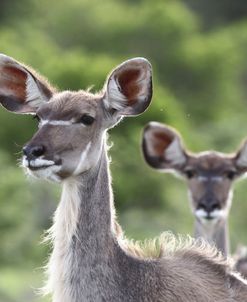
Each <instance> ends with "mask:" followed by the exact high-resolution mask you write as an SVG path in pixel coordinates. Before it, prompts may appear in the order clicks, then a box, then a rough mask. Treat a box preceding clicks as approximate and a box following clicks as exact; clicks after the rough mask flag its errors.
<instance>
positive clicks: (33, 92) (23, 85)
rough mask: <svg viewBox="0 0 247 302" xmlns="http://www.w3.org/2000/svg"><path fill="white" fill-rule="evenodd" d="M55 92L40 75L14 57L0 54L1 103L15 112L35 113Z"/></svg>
mask: <svg viewBox="0 0 247 302" xmlns="http://www.w3.org/2000/svg"><path fill="white" fill-rule="evenodd" d="M52 94H53V89H52V88H51V87H50V86H49V84H48V83H47V82H46V81H45V80H43V79H42V78H41V77H40V76H38V75H36V73H34V72H33V71H31V70H30V69H29V68H27V67H25V66H24V65H22V64H20V63H19V62H17V61H15V60H14V59H13V58H10V57H8V56H5V55H3V54H0V104H2V105H3V106H4V107H5V108H6V109H7V110H9V111H12V112H15V113H34V112H35V111H36V109H37V108H38V107H39V106H40V105H41V104H42V103H44V102H47V101H48V100H49V99H50V98H51V97H52Z"/></svg>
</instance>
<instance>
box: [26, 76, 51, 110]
mask: <svg viewBox="0 0 247 302" xmlns="http://www.w3.org/2000/svg"><path fill="white" fill-rule="evenodd" d="M26 96H27V99H26V102H27V103H28V105H29V106H31V107H35V108H37V107H39V105H40V104H41V103H43V102H45V101H46V97H45V95H43V93H42V91H41V90H40V89H39V87H38V85H37V83H36V82H35V80H34V78H33V77H32V76H31V74H29V73H28V74H27V80H26Z"/></svg>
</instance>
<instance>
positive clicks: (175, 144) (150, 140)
mask: <svg viewBox="0 0 247 302" xmlns="http://www.w3.org/2000/svg"><path fill="white" fill-rule="evenodd" d="M142 150H143V154H144V158H145V160H146V162H147V163H148V164H149V165H150V166H151V167H153V168H155V169H173V170H177V171H180V170H181V168H182V167H183V166H184V164H185V163H186V161H187V154H186V152H185V150H184V148H183V146H182V142H181V138H180V136H179V134H178V133H177V132H176V131H175V130H174V129H172V128H170V127H167V126H165V125H163V124H160V123H157V122H150V123H149V124H148V125H147V126H146V127H145V129H144V131H143V140H142Z"/></svg>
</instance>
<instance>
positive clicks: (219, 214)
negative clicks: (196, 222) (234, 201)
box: [195, 209, 227, 224]
mask: <svg viewBox="0 0 247 302" xmlns="http://www.w3.org/2000/svg"><path fill="white" fill-rule="evenodd" d="M195 215H196V217H198V218H199V219H200V220H201V221H202V222H203V223H204V224H208V223H212V222H215V221H217V220H218V219H220V218H225V217H226V216H227V210H225V209H223V210H217V209H216V210H214V211H212V212H210V217H211V220H210V219H207V216H208V213H207V212H206V211H205V210H204V209H199V210H196V211H195Z"/></svg>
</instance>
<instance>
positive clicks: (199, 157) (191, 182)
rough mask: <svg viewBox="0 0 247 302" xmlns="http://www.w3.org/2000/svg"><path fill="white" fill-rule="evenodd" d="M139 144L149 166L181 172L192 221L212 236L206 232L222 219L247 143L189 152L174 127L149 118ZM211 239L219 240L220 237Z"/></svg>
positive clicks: (243, 166)
mask: <svg viewBox="0 0 247 302" xmlns="http://www.w3.org/2000/svg"><path fill="white" fill-rule="evenodd" d="M142 148H143V154H144V157H145V160H146V161H147V163H148V164H149V165H150V166H151V167H153V168H155V169H158V170H160V171H163V172H177V173H178V174H180V175H181V176H183V178H184V179H185V180H186V182H187V185H188V189H189V196H190V200H191V208H192V212H193V214H194V215H195V218H196V221H197V222H199V225H201V226H202V228H204V230H205V233H206V232H207V233H208V234H205V236H206V235H208V236H209V237H210V236H214V234H213V233H211V234H210V232H211V231H212V232H213V231H214V230H213V229H215V230H216V228H217V227H218V226H217V225H220V224H224V223H225V222H226V219H227V216H228V213H229V209H230V207H231V199H232V184H233V182H234V181H235V180H237V179H239V178H240V177H241V176H243V174H244V173H245V172H246V171H247V143H246V142H245V143H244V144H243V145H242V146H241V147H240V149H239V151H237V152H235V153H233V154H231V155H227V154H222V153H218V152H215V151H208V152H202V153H198V154H192V153H191V152H189V151H188V150H186V148H185V147H184V146H183V143H182V140H181V137H180V135H179V134H178V133H177V132H176V131H175V130H174V129H172V128H170V127H167V126H165V125H163V124H160V123H156V122H151V123H149V124H148V125H147V126H146V128H145V129H144V133H143V143H142ZM210 226H211V227H210ZM196 235H198V236H199V235H204V234H203V233H202V234H197V230H196ZM215 236H217V235H215ZM219 237H222V236H219ZM207 239H208V238H207ZM215 240H216V241H217V240H218V243H219V242H220V241H221V240H222V241H223V238H215ZM216 243H217V242H216ZM219 245H222V246H219ZM223 246H224V243H223V242H222V244H221V243H219V244H218V247H219V248H220V249H221V250H222V251H223V252H225V253H227V251H225V250H224V249H225V248H224V247H223Z"/></svg>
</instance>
